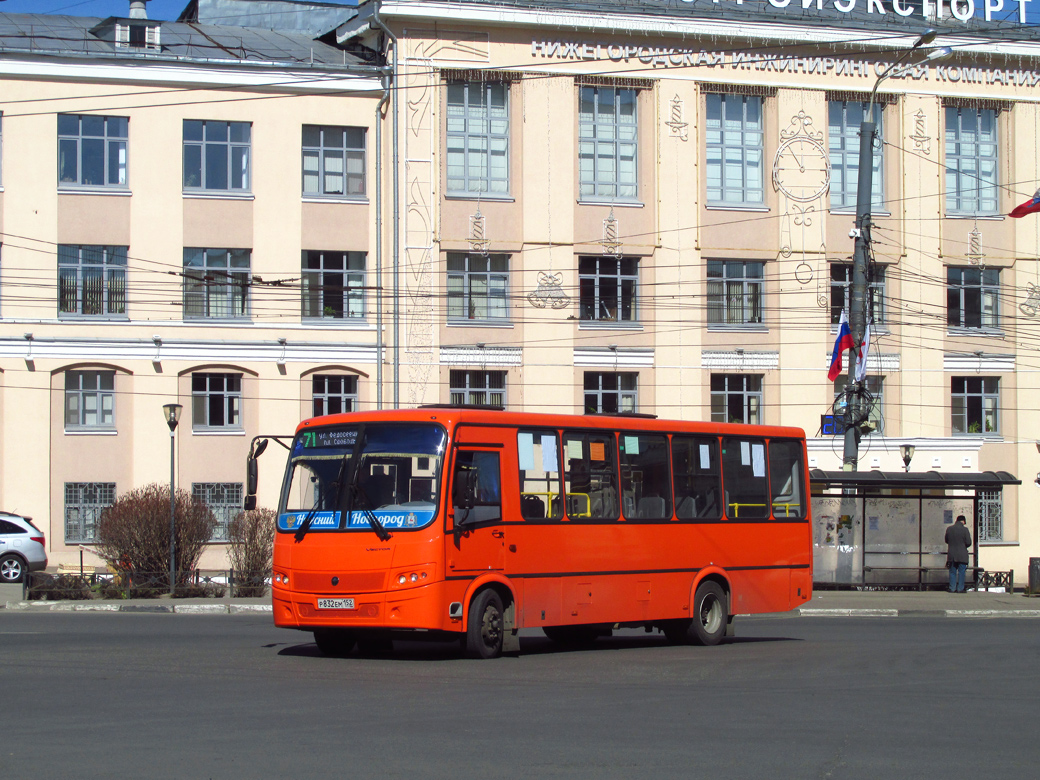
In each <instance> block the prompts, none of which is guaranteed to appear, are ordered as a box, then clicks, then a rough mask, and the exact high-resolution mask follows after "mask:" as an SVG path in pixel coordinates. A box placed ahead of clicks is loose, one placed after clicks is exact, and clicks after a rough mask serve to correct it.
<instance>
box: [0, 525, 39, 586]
mask: <svg viewBox="0 0 1040 780" xmlns="http://www.w3.org/2000/svg"><path fill="white" fill-rule="evenodd" d="M45 568H47V544H46V540H45V539H44V536H43V531H41V530H40V529H39V528H37V527H36V526H35V525H33V523H32V518H30V517H22V516H21V515H13V514H11V513H10V512H0V583H11V582H21V581H22V579H23V578H24V577H25V574H26V572H30V571H40V570H41V569H45Z"/></svg>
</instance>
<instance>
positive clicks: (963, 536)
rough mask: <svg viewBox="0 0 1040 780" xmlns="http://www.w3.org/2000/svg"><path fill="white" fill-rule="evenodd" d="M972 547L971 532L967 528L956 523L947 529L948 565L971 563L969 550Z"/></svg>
mask: <svg viewBox="0 0 1040 780" xmlns="http://www.w3.org/2000/svg"><path fill="white" fill-rule="evenodd" d="M969 547H971V531H969V530H968V528H967V526H964V525H961V524H960V523H954V524H953V525H951V526H950V527H949V528H947V529H946V563H947V564H950V563H969V561H968V548H969Z"/></svg>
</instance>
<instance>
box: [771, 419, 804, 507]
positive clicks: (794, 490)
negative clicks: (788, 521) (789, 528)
mask: <svg viewBox="0 0 1040 780" xmlns="http://www.w3.org/2000/svg"><path fill="white" fill-rule="evenodd" d="M803 473H804V472H803V470H802V445H801V443H799V442H796V441H778V440H777V439H773V440H772V441H770V442H769V493H770V495H771V496H772V499H773V517H775V518H777V519H778V520H780V519H783V518H785V517H805V495H804V490H803V487H804V484H805V480H804V477H803V476H802V475H803Z"/></svg>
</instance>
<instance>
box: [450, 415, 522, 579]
mask: <svg viewBox="0 0 1040 780" xmlns="http://www.w3.org/2000/svg"><path fill="white" fill-rule="evenodd" d="M504 434H505V432H504V431H499V430H497V429H493V428H462V429H460V431H459V432H458V434H457V438H456V441H457V442H458V443H457V444H456V446H455V448H454V453H453V457H452V471H451V485H450V486H449V487H448V490H449V492H448V496H449V497H450V499H449V501H450V507H449V511H448V527H447V534H446V537H445V538H446V541H447V545H448V549H447V561H448V572H447V573H448V576H449V577H450V576H451V575H452V574H474V573H479V572H486V571H500V570H502V568H503V565H504V558H505V548H506V544H507V543H508V540H507V539H506V534H507V531H506V528H507V526H505V525H504V524H503V520H504V519H505V516H504V513H503V512H504V509H503V502H502V494H503V490H502V472H503V463H502V460H503V458H504V455H505V446H504V445H505V441H504Z"/></svg>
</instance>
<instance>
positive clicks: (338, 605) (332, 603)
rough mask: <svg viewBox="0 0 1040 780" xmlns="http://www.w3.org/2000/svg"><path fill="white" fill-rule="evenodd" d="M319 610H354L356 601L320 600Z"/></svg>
mask: <svg viewBox="0 0 1040 780" xmlns="http://www.w3.org/2000/svg"><path fill="white" fill-rule="evenodd" d="M318 609H354V599H318Z"/></svg>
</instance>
